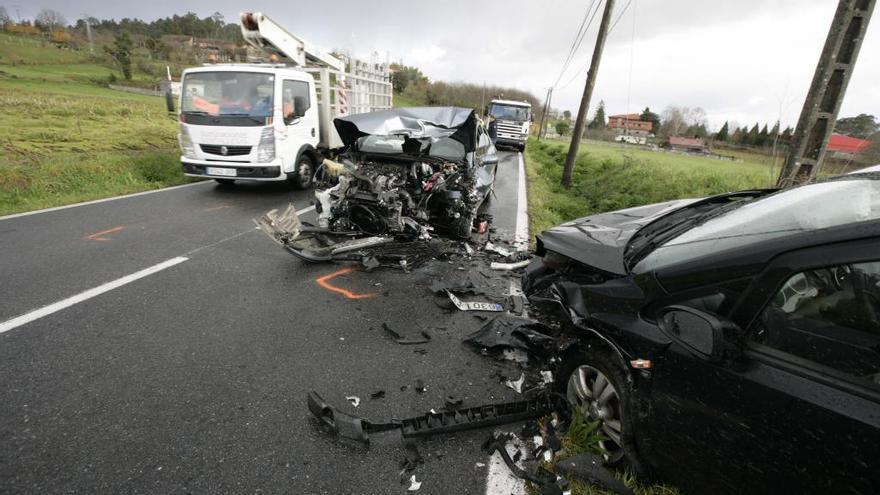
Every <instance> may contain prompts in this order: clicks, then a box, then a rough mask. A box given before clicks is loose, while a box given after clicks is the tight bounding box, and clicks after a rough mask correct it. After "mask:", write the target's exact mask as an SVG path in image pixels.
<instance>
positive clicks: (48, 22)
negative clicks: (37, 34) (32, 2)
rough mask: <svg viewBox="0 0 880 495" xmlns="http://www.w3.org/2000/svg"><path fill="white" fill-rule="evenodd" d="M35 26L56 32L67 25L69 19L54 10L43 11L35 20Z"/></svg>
mask: <svg viewBox="0 0 880 495" xmlns="http://www.w3.org/2000/svg"><path fill="white" fill-rule="evenodd" d="M34 24H36V25H37V27H39V28H40V29H43V30H46V31H54V30H56V29H59V28H63V27H64V26H66V25H67V19H65V18H64V16H63V15H61V12H58V11H57V10H52V9H43V10H41V11H40V12H39V13H38V14H37V16H36V17H35V18H34Z"/></svg>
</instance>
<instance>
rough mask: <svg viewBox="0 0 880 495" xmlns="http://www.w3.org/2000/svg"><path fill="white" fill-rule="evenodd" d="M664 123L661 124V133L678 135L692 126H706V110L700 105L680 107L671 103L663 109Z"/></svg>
mask: <svg viewBox="0 0 880 495" xmlns="http://www.w3.org/2000/svg"><path fill="white" fill-rule="evenodd" d="M662 122H663V124H662V125H661V126H660V134H662V135H664V136H678V135H681V134H683V133H685V132H686V131H687V130H688V128H690V127H704V128H705V127H706V123H707V120H706V111H705V110H703V109H702V108H700V107H695V108H690V107H679V106H675V105H670V106H668V107H666V108H665V109H664V110H663V114H662Z"/></svg>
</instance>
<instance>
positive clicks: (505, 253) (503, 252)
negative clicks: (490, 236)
mask: <svg viewBox="0 0 880 495" xmlns="http://www.w3.org/2000/svg"><path fill="white" fill-rule="evenodd" d="M483 249H484V250H486V251H489V252H490V253H495V254H500V255H501V256H504V257H505V258H509V257H510V255H511V252H510V251H508V250H507V249H504V248H503V247H501V246H496V245H495V244H492V243H491V242H487V243H486V245H485V246H483Z"/></svg>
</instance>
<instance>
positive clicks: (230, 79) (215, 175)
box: [178, 12, 392, 188]
mask: <svg viewBox="0 0 880 495" xmlns="http://www.w3.org/2000/svg"><path fill="white" fill-rule="evenodd" d="M241 32H242V35H243V36H244V39H245V41H246V42H247V43H248V44H250V45H251V46H252V47H255V48H258V49H260V50H261V51H262V52H263V53H264V54H266V55H267V56H268V57H269V58H270V60H278V61H283V62H285V64H280V63H264V64H213V65H205V66H202V67H197V68H190V69H186V70H185V71H183V75H182V77H181V81H182V88H181V95H180V101H179V105H180V111H179V114H178V117H179V122H180V132H179V135H178V138H179V142H180V151H181V155H182V156H181V157H180V161H181V164H182V166H183V173H184V174H185V175H188V176H191V177H207V178H212V179H215V180H216V181H218V182H220V183H222V184H231V183H232V182H234V181H236V180H241V179H244V180H258V181H278V180H289V181H291V182H292V184H293V185H294V186H295V187H298V188H307V187H308V186H309V185H310V184H311V183H312V178H313V176H314V173H315V170H316V169H317V167H318V166H319V165H320V164H321V163H322V162H323V158H324V157H326V156H328V155H332V150H333V149H336V148H339V147H340V146H342V141H341V140H340V139H339V135H338V134H337V133H336V129H335V128H334V127H333V119H334V118H335V117H337V116H343V115H350V114H356V113H364V112H372V111H377V110H385V109H388V108H391V106H392V86H391V78H390V73H389V72H388V68H387V66H386V65H384V64H367V63H364V62H362V61H358V60H354V59H351V60H350V61H349V63H348V64H347V65H348V67H346V63H345V62H344V61H343V60H340V59H339V58H338V57H335V56H333V55H330V54H328V53H325V52H322V51H321V50H319V49H317V48H315V47H313V46H312V45H310V44H309V43H307V42H306V41H304V40H303V39H301V38H299V37H297V36H295V35H293V34H291V33H289V32H288V31H287V30H285V29H284V28H283V27H282V26H281V25H279V24H278V23H276V22H275V21H273V20H272V19H271V18H269V17H268V16H266V15H265V14H262V13H260V12H253V13H251V12H245V13H243V14H241ZM287 64H291V65H293V66H294V67H290V66H288V65H287ZM346 69H347V70H346Z"/></svg>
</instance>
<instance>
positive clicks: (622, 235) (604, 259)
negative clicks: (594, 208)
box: [538, 199, 701, 275]
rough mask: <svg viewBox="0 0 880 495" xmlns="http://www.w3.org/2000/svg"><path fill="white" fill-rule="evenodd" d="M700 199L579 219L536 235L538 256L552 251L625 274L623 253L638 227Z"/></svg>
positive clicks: (596, 266)
mask: <svg viewBox="0 0 880 495" xmlns="http://www.w3.org/2000/svg"><path fill="white" fill-rule="evenodd" d="M697 201H701V199H679V200H675V201H667V202H665V203H655V204H651V205H645V206H638V207H635V208H627V209H625V210H617V211H612V212H609V213H600V214H598V215H592V216H589V217H584V218H578V219H577V220H572V221H570V222H567V223H564V224H562V225H559V226H557V227H553V228H551V229H548V230H545V231H544V232H541V234H539V235H538V255H543V253H544V252H545V251H554V252H557V253H559V254H561V255H563V256H566V257H568V258H571V259H573V260H575V261H578V262H580V263H583V264H585V265H589V266H592V267H594V268H597V269H599V270H602V271H604V272H608V273H612V274H617V275H626V274H627V270H626V266H625V265H624V260H623V252H624V249H626V245H627V242H629V240H630V238H631V237H632V236H633V234H635V233H636V232H637V231H638V230H639V229H641V228H642V227H644V226H645V225H647V224H649V223H651V222H653V221H654V220H656V219H658V218H660V217H662V216H664V215H666V214H668V213H671V212H673V211H675V210H678V209H681V208H684V207H685V206H687V205H689V204H692V203H695V202H697Z"/></svg>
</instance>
